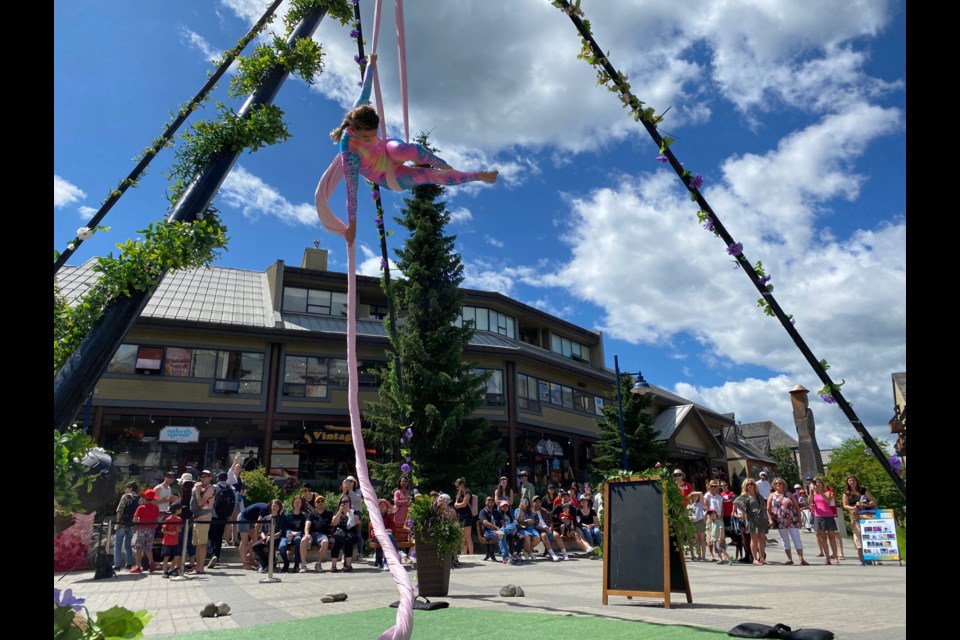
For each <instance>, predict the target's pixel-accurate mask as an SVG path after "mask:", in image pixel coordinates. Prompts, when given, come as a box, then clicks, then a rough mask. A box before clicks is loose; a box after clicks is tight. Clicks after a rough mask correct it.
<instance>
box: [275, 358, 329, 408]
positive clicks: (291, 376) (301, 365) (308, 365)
mask: <svg viewBox="0 0 960 640" xmlns="http://www.w3.org/2000/svg"><path fill="white" fill-rule="evenodd" d="M327 379H328V364H327V359H326V358H315V357H312V356H287V357H286V358H285V361H284V367H283V395H285V396H288V397H292V398H326V397H327Z"/></svg>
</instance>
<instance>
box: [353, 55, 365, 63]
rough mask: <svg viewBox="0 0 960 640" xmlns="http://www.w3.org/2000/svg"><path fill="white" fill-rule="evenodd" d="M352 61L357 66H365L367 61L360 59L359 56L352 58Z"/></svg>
mask: <svg viewBox="0 0 960 640" xmlns="http://www.w3.org/2000/svg"><path fill="white" fill-rule="evenodd" d="M353 61H354V62H356V63H357V64H366V62H367V59H366V58H361V57H360V56H358V55H357V56H353Z"/></svg>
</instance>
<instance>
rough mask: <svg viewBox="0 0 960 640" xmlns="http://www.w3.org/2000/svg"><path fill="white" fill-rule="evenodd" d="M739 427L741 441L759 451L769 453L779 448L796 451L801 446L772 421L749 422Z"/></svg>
mask: <svg viewBox="0 0 960 640" xmlns="http://www.w3.org/2000/svg"><path fill="white" fill-rule="evenodd" d="M737 426H738V427H739V429H740V439H741V441H745V442H749V443H752V444H753V445H754V448H756V449H757V450H759V451H763V452H766V453H769V452H770V451H772V450H773V449H776V448H777V447H787V448H788V449H794V448H797V447H799V446H800V443H799V442H797V439H796V438H794V437H792V436H791V435H790V434H789V433H787V432H786V431H784V430H783V429H781V428H780V427H778V426H777V425H776V423H774V422H772V421H770V420H764V421H762V422H749V423H747V424H741V425H737Z"/></svg>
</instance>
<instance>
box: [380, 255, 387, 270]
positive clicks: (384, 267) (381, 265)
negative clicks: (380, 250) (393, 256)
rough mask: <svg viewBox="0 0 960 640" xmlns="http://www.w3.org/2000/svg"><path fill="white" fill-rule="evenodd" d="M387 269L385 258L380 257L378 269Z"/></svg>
mask: <svg viewBox="0 0 960 640" xmlns="http://www.w3.org/2000/svg"><path fill="white" fill-rule="evenodd" d="M386 269H387V259H386V258H380V271H386Z"/></svg>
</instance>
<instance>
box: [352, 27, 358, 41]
mask: <svg viewBox="0 0 960 640" xmlns="http://www.w3.org/2000/svg"><path fill="white" fill-rule="evenodd" d="M350 37H351V38H353V39H354V40H356V39H357V38H359V37H360V32H359V31H357V30H356V29H352V30H351V31H350Z"/></svg>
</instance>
